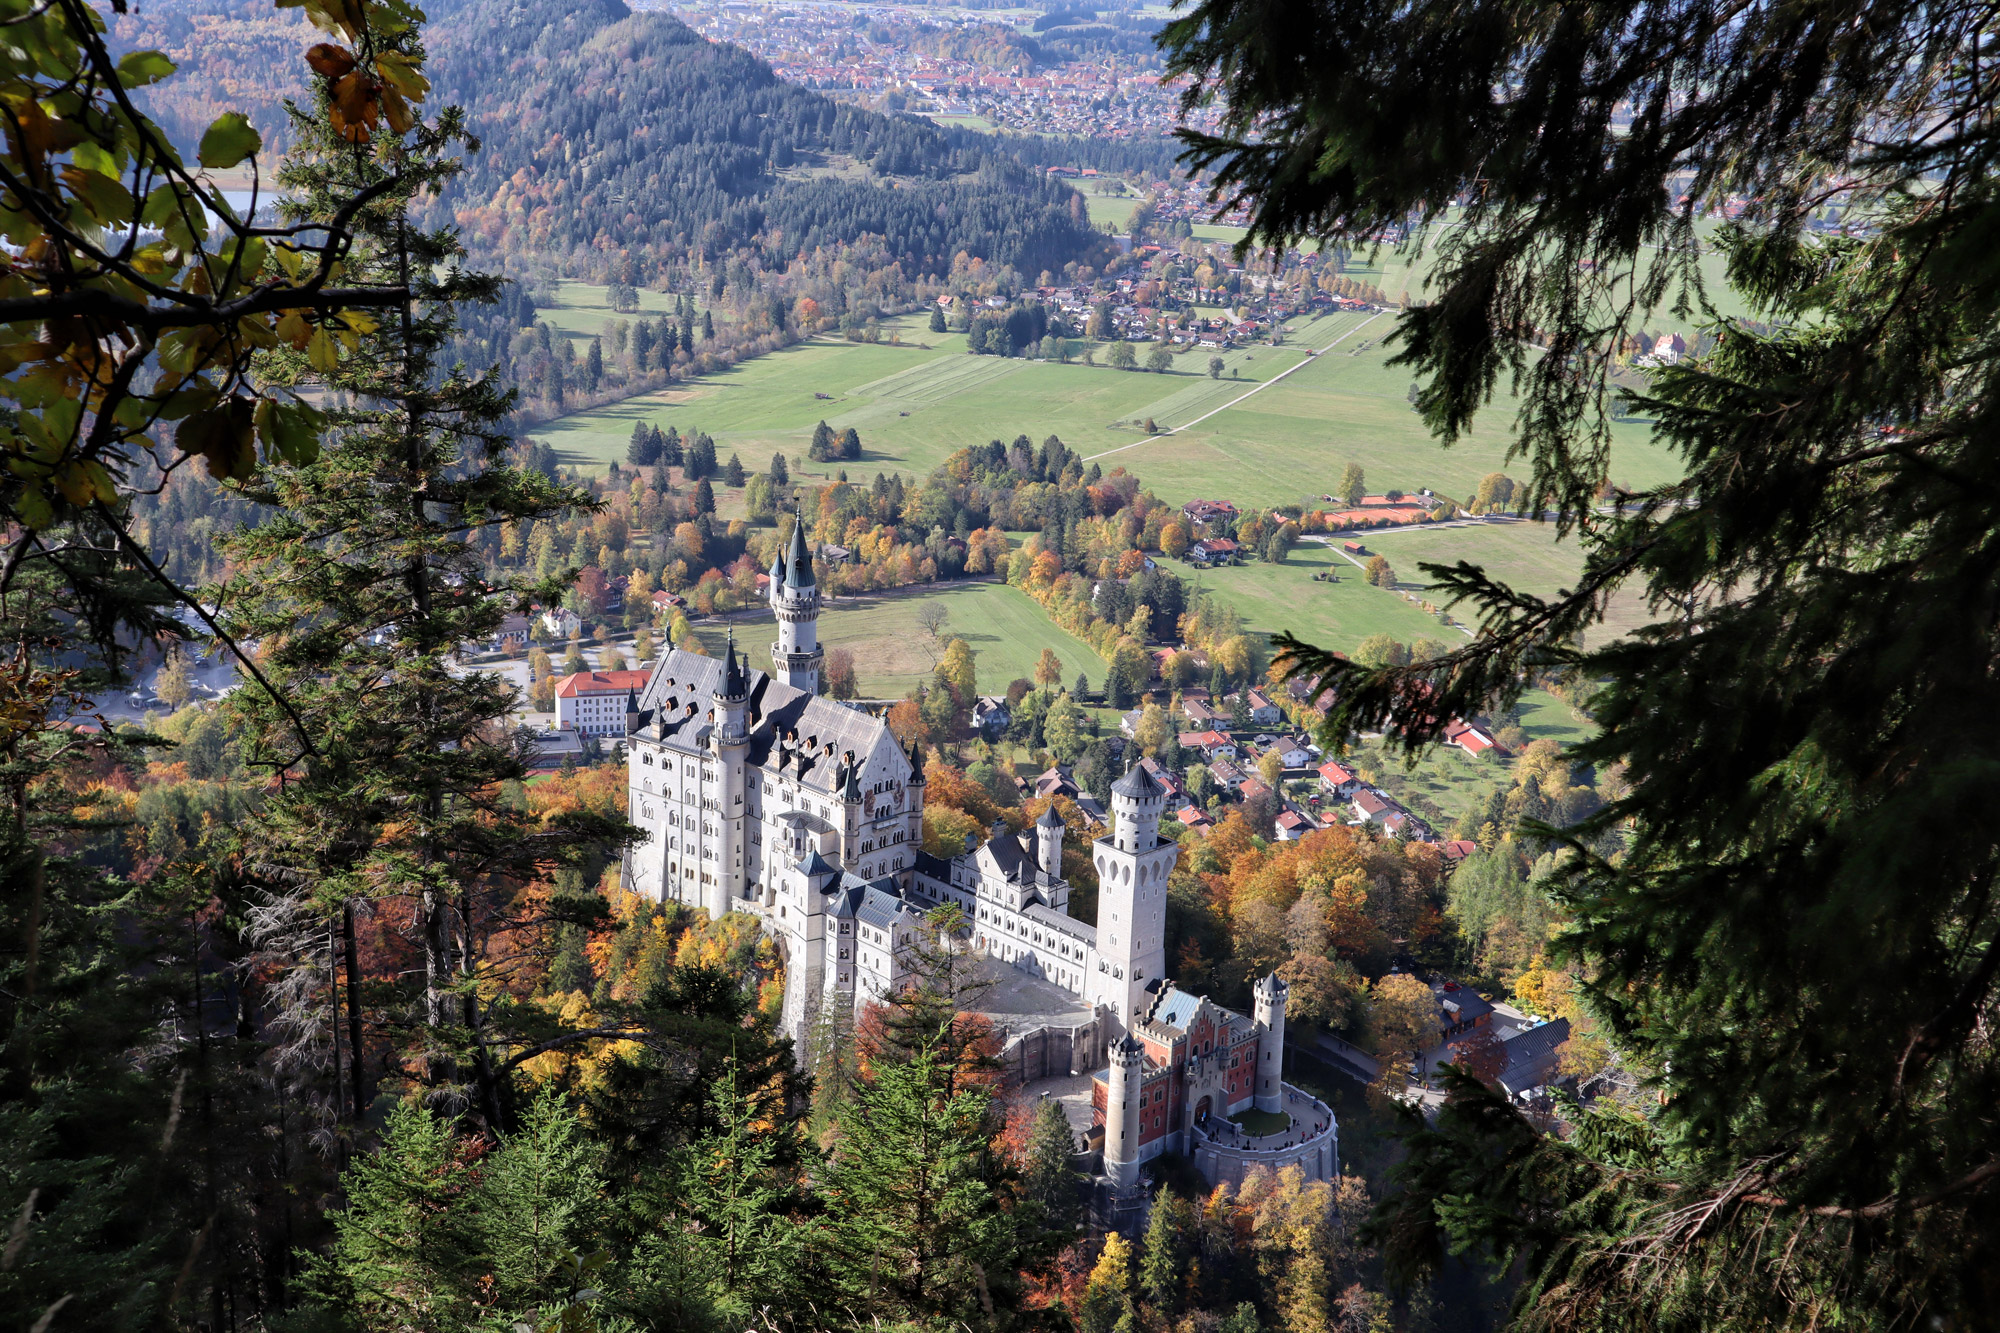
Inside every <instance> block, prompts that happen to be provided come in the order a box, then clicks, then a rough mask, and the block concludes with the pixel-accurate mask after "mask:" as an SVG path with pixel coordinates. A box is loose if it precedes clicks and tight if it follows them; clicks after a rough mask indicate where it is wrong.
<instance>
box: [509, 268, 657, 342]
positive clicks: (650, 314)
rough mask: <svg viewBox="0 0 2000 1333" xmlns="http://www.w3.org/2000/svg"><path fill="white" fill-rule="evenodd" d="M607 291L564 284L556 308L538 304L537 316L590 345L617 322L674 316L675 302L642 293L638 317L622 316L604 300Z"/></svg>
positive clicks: (558, 289) (558, 290)
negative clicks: (612, 322)
mask: <svg viewBox="0 0 2000 1333" xmlns="http://www.w3.org/2000/svg"><path fill="white" fill-rule="evenodd" d="M604 290H605V289H604V288H602V287H596V286H592V285H591V284H590V283H587V282H570V281H567V280H565V281H562V282H558V283H557V284H556V300H555V304H554V305H545V304H539V303H538V304H537V305H536V307H535V315H536V317H537V318H538V319H542V320H545V321H547V323H548V326H549V327H550V328H552V329H555V330H556V331H558V332H560V333H567V334H568V335H570V337H571V338H572V339H575V340H578V341H582V342H588V341H589V340H590V339H591V338H593V337H595V336H596V335H597V334H599V333H602V332H603V331H604V326H605V324H607V323H608V322H610V321H611V320H614V319H626V320H630V319H637V318H639V317H640V316H644V317H646V318H648V319H651V318H654V317H656V316H659V315H671V314H672V313H673V312H674V298H673V297H671V296H669V295H668V294H667V293H665V292H655V291H648V290H647V289H645V288H644V287H641V288H640V289H639V309H638V311H637V312H636V313H625V314H620V313H619V312H618V311H615V310H613V309H612V308H611V306H610V303H609V302H607V301H606V300H605V299H604Z"/></svg>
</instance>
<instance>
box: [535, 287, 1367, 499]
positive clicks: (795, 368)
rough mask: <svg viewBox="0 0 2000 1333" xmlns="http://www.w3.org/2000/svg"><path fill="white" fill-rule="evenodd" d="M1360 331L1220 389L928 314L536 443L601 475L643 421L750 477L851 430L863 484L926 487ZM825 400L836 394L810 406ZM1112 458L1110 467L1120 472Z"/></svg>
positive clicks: (1337, 321) (1194, 373)
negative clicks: (1009, 351) (966, 461)
mask: <svg viewBox="0 0 2000 1333" xmlns="http://www.w3.org/2000/svg"><path fill="white" fill-rule="evenodd" d="M1356 322H1358V320H1357V317H1355V316H1349V315H1343V316H1335V317H1332V318H1329V319H1324V320H1317V321H1312V322H1310V323H1302V324H1301V325H1299V332H1298V334H1297V335H1296V336H1295V338H1294V341H1293V343H1292V344H1291V345H1288V346H1285V347H1279V348H1272V347H1252V348H1247V349H1243V350H1240V351H1233V352H1229V353H1225V354H1224V356H1223V360H1224V362H1225V363H1226V364H1225V369H1224V372H1223V374H1224V378H1223V379H1220V380H1212V379H1210V378H1209V376H1208V360H1209V356H1210V355H1211V353H1207V352H1199V351H1197V352H1191V353H1188V354H1185V355H1183V356H1182V357H1180V358H1179V359H1178V360H1177V362H1176V363H1175V369H1174V370H1173V371H1170V372H1168V373H1167V374H1164V375H1155V374H1149V373H1146V372H1143V371H1131V372H1127V371H1117V370H1111V369H1108V368H1106V367H1104V366H1101V365H1100V366H1086V365H1083V364H1081V363H1075V364H1071V365H1062V364H1059V363H1057V362H1052V361H1027V360H1022V359H1018V358H1009V359H1002V358H999V357H972V356H967V355H965V339H964V336H963V335H961V334H955V333H947V334H933V333H931V332H929V331H928V329H927V328H926V326H925V324H926V322H925V320H924V319H923V318H922V317H920V316H909V317H906V318H904V319H902V320H898V321H894V322H893V323H892V324H891V326H890V330H889V331H890V332H893V333H894V334H896V335H897V336H898V337H900V338H901V339H902V342H901V344H900V345H895V344H890V343H851V342H847V341H845V340H839V339H833V338H816V339H813V340H811V341H809V342H804V343H800V344H798V345H796V346H793V347H789V348H786V349H785V350H784V351H781V352H775V353H772V354H771V355H769V356H764V357H758V358H756V359H755V360H752V361H747V362H745V363H743V364H742V365H739V366H735V367H732V368H731V369H730V370H727V371H725V372H722V373H720V374H716V375H709V376H704V377H702V378H701V379H698V380H693V381H690V382H688V383H686V384H680V385H676V386H674V387H673V388H672V389H669V390H664V391H662V392H660V393H655V394H647V395H644V396H641V397H638V398H630V399H627V400H625V401H624V402H622V403H614V404H611V405H610V406H607V407H601V408H595V409H592V410H590V411H587V412H576V413H572V414H570V415H569V416H566V417H563V418H561V419H560V420H557V421H554V422H551V423H549V424H548V425H545V426H542V427H540V428H538V429H537V430H536V432H535V434H536V437H537V438H539V439H542V440H544V441H546V442H547V443H548V444H549V445H551V446H552V447H553V448H555V449H556V450H557V451H558V453H559V455H560V456H561V457H562V459H563V461H564V462H566V463H570V464H572V465H576V466H581V467H584V468H588V469H593V470H594V469H596V468H600V467H602V466H603V465H604V464H606V463H607V462H609V461H611V460H612V459H614V458H617V459H622V458H623V457H624V455H625V446H626V444H627V442H628V441H629V440H630V439H631V435H632V425H633V423H634V422H635V421H646V422H649V423H652V424H654V425H660V426H665V425H669V424H671V425H674V426H677V427H679V428H680V430H681V431H682V432H683V433H686V432H688V431H690V430H704V431H707V432H708V433H709V434H710V435H712V436H714V437H715V441H716V446H717V448H718V449H719V450H720V451H721V452H722V453H723V455H724V456H725V457H726V456H727V455H728V453H729V451H730V450H732V449H735V450H738V451H740V452H741V453H742V455H743V459H744V462H745V465H746V466H751V467H758V466H762V463H761V462H759V461H758V460H768V458H769V456H770V454H772V453H774V452H777V451H779V450H782V451H784V452H785V453H786V454H788V455H789V454H794V453H798V454H803V453H804V451H805V447H806V445H807V443H808V442H809V441H810V440H811V438H812V431H813V427H814V425H815V424H817V423H818V422H819V421H821V420H824V421H826V422H827V424H829V425H830V426H832V427H834V428H835V429H836V430H838V429H842V428H844V427H847V426H852V427H854V428H855V430H856V431H858V432H859V433H860V435H861V443H862V448H863V451H864V453H863V458H862V461H861V463H860V465H859V466H858V467H856V466H852V465H850V467H849V469H848V470H849V471H850V472H858V473H861V474H864V475H867V474H872V473H874V472H877V471H882V472H901V473H903V474H904V475H905V476H908V477H912V478H915V477H922V476H924V475H926V474H928V473H929V472H930V471H931V469H933V468H935V467H936V466H938V464H940V463H942V462H943V461H944V460H945V459H946V458H948V457H950V456H951V455H952V454H953V453H955V452H957V451H958V450H960V449H963V448H965V447H966V446H967V445H972V444H984V443H985V442H986V441H988V440H991V439H1010V440H1011V439H1012V438H1013V437H1014V436H1016V435H1019V434H1026V435H1028V436H1030V437H1031V438H1033V439H1035V440H1037V441H1039V440H1040V439H1042V437H1044V436H1046V435H1049V434H1051V433H1053V434H1059V435H1061V436H1062V438H1063V439H1064V440H1065V441H1067V442H1069V443H1070V444H1071V445H1072V446H1073V447H1075V448H1077V449H1079V450H1080V451H1082V452H1084V453H1086V454H1090V453H1100V452H1103V451H1106V450H1111V449H1117V448H1119V447H1120V446H1124V445H1129V444H1131V443H1133V442H1134V441H1137V440H1140V439H1143V438H1144V433H1143V432H1142V431H1141V429H1140V428H1139V423H1141V422H1143V421H1144V420H1145V419H1146V418H1147V417H1149V416H1150V417H1153V418H1154V419H1155V420H1156V421H1157V422H1158V424H1159V425H1161V426H1162V427H1166V426H1170V425H1174V424H1178V423H1180V422H1184V421H1189V420H1193V419H1194V418H1195V417H1198V416H1200V415H1201V414H1202V413H1203V412H1205V411H1208V410H1209V409H1210V408H1211V407H1212V406H1219V405H1220V404H1221V403H1223V402H1226V401H1228V400H1229V399H1230V398H1232V397H1236V396H1240V395H1241V394H1243V393H1245V392H1247V391H1248V390H1250V389H1252V388H1254V387H1255V385H1256V383H1257V382H1258V381H1259V380H1261V379H1263V378H1267V377H1270V376H1274V375H1276V374H1278V373H1279V372H1280V371H1283V370H1285V369H1287V368H1289V367H1291V366H1294V365H1297V364H1298V363H1299V362H1300V361H1302V360H1304V359H1305V350H1304V349H1305V348H1306V347H1307V346H1322V345H1324V344H1325V343H1327V342H1330V341H1332V340H1333V339H1335V338H1337V337H1339V336H1340V335H1341V333H1342V331H1343V330H1345V329H1347V328H1349V327H1350V325H1352V324H1354V323H1356ZM1232 374H1233V375H1234V376H1235V377H1236V378H1234V379H1231V378H1229V376H1231V375H1232ZM822 393H824V394H827V395H829V397H828V398H819V397H816V396H815V395H817V394H822ZM1114 458H1115V460H1116V461H1109V462H1107V463H1106V464H1105V466H1106V468H1107V469H1109V468H1111V467H1115V466H1117V464H1118V462H1122V461H1125V458H1124V456H1123V455H1115V456H1114ZM1140 475H1141V476H1142V477H1143V476H1144V475H1145V474H1144V473H1141V474H1140ZM1147 480H1148V481H1150V480H1151V479H1150V478H1147ZM1197 489H1199V488H1197ZM1210 489H1212V486H1211V487H1210ZM1190 493H1192V492H1190ZM1250 498H1259V497H1250Z"/></svg>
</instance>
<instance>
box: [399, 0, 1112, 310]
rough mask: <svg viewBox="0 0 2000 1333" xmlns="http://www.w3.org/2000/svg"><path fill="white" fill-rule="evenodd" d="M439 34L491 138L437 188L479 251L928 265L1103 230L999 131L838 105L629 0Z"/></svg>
mask: <svg viewBox="0 0 2000 1333" xmlns="http://www.w3.org/2000/svg"><path fill="white" fill-rule="evenodd" d="M430 32H431V49H432V59H431V66H432V71H433V73H434V75H435V77H436V80H437V94H436V97H437V99H438V100H439V101H450V102H459V103H461V104H463V105H464V106H465V107H466V108H467V111H468V113H469V114H470V116H471V119H472V123H473V126H474V129H475V131H476V132H477V133H478V134H479V136H480V138H481V140H482V141H483V145H484V146H483V150H482V151H481V152H480V153H478V154H476V155H474V156H473V157H472V158H471V160H470V161H469V163H468V166H467V170H466V173H465V175H464V176H463V177H461V179H460V180H459V181H458V182H456V183H455V184H454V185H453V187H452V188H451V190H450V191H449V192H448V193H447V195H446V196H445V197H444V198H443V200H441V201H440V202H441V206H442V207H444V208H446V209H448V210H450V212H451V214H452V216H454V217H455V218H456V219H457V220H458V222H459V223H460V224H461V225H462V226H463V227H464V228H465V230H466V233H467V239H468V241H469V242H471V243H472V244H474V245H475V246H477V247H480V248H484V249H489V250H492V251H496V252H499V253H503V254H506V253H522V252H543V253H553V254H555V255H559V256H564V257H567V258H571V259H576V258H588V257H592V256H596V257H601V256H603V255H604V254H605V253H606V252H607V251H609V252H614V253H615V252H617V251H626V252H628V253H630V254H632V255H634V256H636V257H639V258H641V259H642V260H644V261H646V262H645V266H646V267H650V266H651V265H654V264H659V263H674V262H680V261H684V260H687V259H690V258H692V257H693V256H694V255H695V254H696V253H699V254H700V255H701V257H702V258H703V260H704V261H706V260H710V259H714V258H716V257H717V256H718V255H720V254H721V253H723V252H724V251H727V250H730V249H734V248H736V247H739V246H745V245H754V246H756V247H758V248H759V249H760V250H761V251H762V252H763V253H764V255H765V258H766V262H767V263H770V264H782V263H784V262H785V261H786V260H788V259H789V258H790V257H791V256H794V255H797V254H799V253H800V252H802V251H806V252H809V251H812V250H814V249H816V248H818V247H821V246H832V245H837V244H841V243H846V242H852V241H855V240H857V239H859V238H861V237H863V236H875V237H879V238H881V239H882V241H883V242H884V243H885V244H886V245H887V247H888V249H889V250H890V252H891V253H892V254H893V255H894V256H895V258H896V259H898V260H899V261H900V262H901V263H902V264H903V265H904V268H905V272H906V273H907V274H909V275H911V276H915V275H916V274H919V273H942V272H944V271H946V270H947V269H948V268H949V266H950V264H951V261H952V257H953V256H954V255H955V254H957V253H958V252H959V251H961V250H962V251H965V252H967V253H969V254H971V255H973V256H975V257H979V258H984V259H988V260H994V261H999V262H1002V263H1006V264H1009V265H1012V266H1013V267H1015V268H1017V269H1021V270H1023V271H1026V272H1029V273H1033V272H1036V271H1038V270H1040V269H1043V268H1060V267H1061V266H1062V265H1063V263H1065V262H1067V261H1069V260H1072V259H1078V258H1082V257H1084V256H1085V255H1086V254H1089V253H1090V252H1091V251H1093V250H1094V249H1095V248H1097V247H1099V246H1101V244H1102V238H1101V237H1099V236H1097V235H1096V234H1095V233H1094V232H1092V230H1091V229H1090V225H1089V221H1088V216H1087V214H1086V213H1085V210H1084V206H1083V201H1082V199H1081V197H1079V196H1078V195H1077V194H1076V193H1075V192H1074V191H1072V190H1070V189H1069V188H1068V187H1066V186H1063V185H1061V184H1060V183H1058V182H1053V181H1049V180H1046V179H1044V178H1043V177H1042V176H1041V174H1040V173H1038V172H1036V171H1034V170H1033V169H1031V168H1029V167H1026V166H1023V165H1022V164H1021V163H1020V162H1018V161H1017V160H1015V159H1014V158H1013V157H1012V156H1011V155H1009V154H1007V153H1006V152H1004V151H1003V150H1000V149H999V148H998V147H997V145H996V144H995V143H994V142H993V141H992V140H989V139H985V138H983V137H982V136H978V135H974V134H969V133H966V132H964V131H947V130H943V129H940V128H939V127H937V126H935V125H933V124H931V123H930V122H928V121H922V120H916V119H912V118H905V117H895V116H885V115H881V114H879V113H876V112H870V111H862V110H858V109H856V108H854V107H849V106H844V105H841V104H839V103H836V102H834V101H833V100H832V99H830V98H828V97H825V96H823V95H821V94H819V93H815V92H811V91H809V90H807V89H804V88H799V87H796V86H794V85H791V84H787V83H784V82H782V81H781V80H779V79H778V77H777V76H776V75H775V74H773V73H772V71H771V69H770V67H769V66H768V65H766V64H764V63H763V62H762V61H760V60H758V59H756V58H755V57H753V56H751V55H749V54H748V53H747V52H744V51H742V50H740V49H738V48H736V47H731V46H724V45H717V44H711V43H710V42H708V41H706V40H705V39H703V38H702V37H701V36H699V35H698V34H696V33H695V32H693V31H692V30H691V29H689V28H688V27H686V26H685V25H684V24H682V23H680V22H679V21H678V20H675V19H672V18H668V17H666V16H664V15H658V14H632V13H630V12H629V11H627V10H626V9H625V8H624V6H623V5H622V4H620V3H618V0H583V3H582V4H580V5H577V6H573V7H564V6H562V5H559V4H557V3H554V0H467V2H466V3H463V4H458V5H452V6H449V7H445V8H442V9H438V10H433V13H432V22H431V27H430ZM600 262H601V258H600Z"/></svg>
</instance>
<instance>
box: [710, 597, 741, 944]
mask: <svg viewBox="0 0 2000 1333" xmlns="http://www.w3.org/2000/svg"><path fill="white" fill-rule="evenodd" d="M749 700H750V680H749V673H748V672H746V671H745V670H744V669H743V665H742V663H740V662H739V661H738V660H737V658H736V632H735V631H734V630H731V631H730V633H729V650H728V652H727V653H726V654H724V656H723V659H722V676H721V678H720V680H718V681H717V682H716V686H715V695H714V698H713V699H712V701H711V703H710V709H711V711H710V715H709V720H710V722H711V723H712V724H713V725H714V728H715V730H714V732H713V733H712V736H711V739H710V743H711V744H712V745H713V746H714V747H715V758H716V765H715V771H716V804H715V818H716V820H717V824H716V835H717V838H716V841H717V846H716V849H715V853H716V873H715V874H714V875H713V877H712V878H713V882H712V883H710V884H707V885H705V886H703V887H704V889H705V890H706V891H705V892H704V893H703V894H702V897H703V898H704V899H705V900H706V906H707V907H708V916H709V919H710V920H711V921H720V920H722V917H723V914H724V913H726V912H728V911H729V910H730V909H731V908H733V907H736V906H737V905H738V904H737V903H735V902H734V901H732V898H733V894H732V893H731V889H732V887H733V886H734V885H735V884H737V883H738V882H740V881H741V879H742V878H743V843H744V828H743V811H744V806H743V786H744V773H743V761H744V757H745V755H746V754H747V753H748V751H749V748H750V731H749V728H748V727H747V726H746V725H745V724H744V714H745V712H746V710H747V708H748V705H749Z"/></svg>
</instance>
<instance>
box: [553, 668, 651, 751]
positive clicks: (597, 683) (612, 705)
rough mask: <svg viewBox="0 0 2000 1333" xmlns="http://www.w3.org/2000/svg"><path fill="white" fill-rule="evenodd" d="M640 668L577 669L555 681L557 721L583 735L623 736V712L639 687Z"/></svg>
mask: <svg viewBox="0 0 2000 1333" xmlns="http://www.w3.org/2000/svg"><path fill="white" fill-rule="evenodd" d="M645 688H646V673H645V672H643V671H579V672H577V673H575V674H574V675H569V676H564V677H563V678H562V679H561V680H559V681H557V682H556V725H557V726H558V727H562V728H564V729H567V730H570V731H576V732H580V733H582V734H583V735H585V736H623V735H624V734H625V713H626V710H627V708H628V707H629V706H630V705H631V704H632V702H633V701H634V700H635V698H636V697H637V695H638V692H639V691H640V690H643V689H645Z"/></svg>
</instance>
